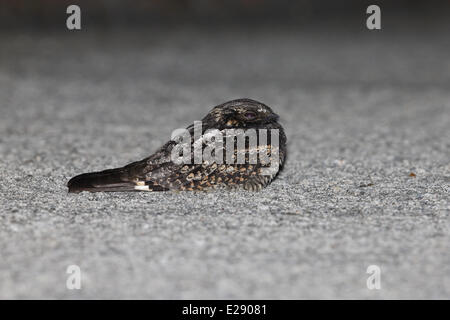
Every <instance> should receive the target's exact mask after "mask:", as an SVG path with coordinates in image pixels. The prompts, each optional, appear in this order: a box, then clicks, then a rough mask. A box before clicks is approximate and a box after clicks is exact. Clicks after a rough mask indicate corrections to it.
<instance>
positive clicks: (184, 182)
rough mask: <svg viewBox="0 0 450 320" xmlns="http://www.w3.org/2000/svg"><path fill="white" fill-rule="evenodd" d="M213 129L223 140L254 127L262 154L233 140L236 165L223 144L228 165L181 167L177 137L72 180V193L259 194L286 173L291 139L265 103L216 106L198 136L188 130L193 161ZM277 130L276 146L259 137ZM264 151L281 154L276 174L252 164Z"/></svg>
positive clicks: (205, 163) (204, 163) (192, 128)
mask: <svg viewBox="0 0 450 320" xmlns="http://www.w3.org/2000/svg"><path fill="white" fill-rule="evenodd" d="M213 129H217V130H218V131H219V132H220V133H221V134H223V136H224V137H225V136H226V135H227V134H228V135H230V132H234V131H241V132H242V131H245V132H248V129H253V131H254V132H256V133H257V135H256V136H257V141H258V144H257V146H256V149H257V150H256V149H255V147H254V146H251V144H250V143H249V140H248V137H246V138H245V139H246V140H245V142H244V144H240V145H239V143H234V141H233V144H232V147H231V151H232V155H231V158H232V159H233V161H229V158H226V157H227V155H226V154H227V151H229V150H230V149H229V148H228V149H227V147H226V143H223V145H220V147H221V148H222V154H223V159H224V161H211V160H210V159H209V160H205V159H203V160H201V162H200V163H196V162H195V161H187V163H186V162H182V163H179V162H176V161H173V156H172V153H173V151H174V148H175V146H177V141H176V140H177V139H176V138H174V139H172V140H170V141H169V142H167V143H166V144H164V145H163V146H162V147H161V148H160V149H158V150H157V151H156V152H155V153H154V154H153V155H151V156H149V157H147V158H145V159H143V160H140V161H137V162H133V163H130V164H128V165H126V166H124V167H121V168H116V169H108V170H104V171H100V172H91V173H84V174H81V175H78V176H75V177H73V178H72V179H70V181H69V182H68V184H67V186H68V188H69V192H74V193H78V192H82V191H90V192H108V191H170V190H172V191H184V190H187V191H194V190H199V191H209V190H214V189H218V188H224V189H245V190H251V191H258V190H261V189H262V188H263V187H265V186H267V185H268V184H269V183H270V182H271V181H272V180H273V179H274V178H275V177H276V176H277V174H278V173H279V171H280V170H281V169H282V167H283V164H284V162H285V158H286V135H285V133H284V129H283V127H282V126H281V125H280V124H279V123H278V115H276V114H275V113H274V112H273V111H272V109H271V108H269V107H268V106H266V105H265V104H263V103H261V102H258V101H255V100H251V99H237V100H232V101H229V102H226V103H223V104H221V105H218V106H216V107H214V108H213V109H212V110H211V111H210V112H209V113H208V114H207V115H206V116H205V117H204V118H203V119H202V121H201V132H200V135H199V136H197V137H196V135H195V130H196V128H195V126H194V124H192V125H190V126H189V127H187V128H186V130H187V131H186V132H188V133H189V135H190V138H189V141H188V142H187V143H188V144H190V145H189V147H190V149H189V150H191V151H190V154H189V155H188V158H189V160H192V159H194V150H195V146H196V145H197V146H198V145H200V146H201V149H200V150H201V151H204V150H205V148H206V145H207V144H206V143H205V141H203V140H207V139H206V135H207V132H210V131H211V130H213ZM230 129H235V130H230ZM236 129H242V130H236ZM274 129H275V131H277V133H278V141H276V142H277V143H275V141H272V138H271V135H270V133H267V136H266V139H261V137H260V136H259V132H260V131H266V132H268V131H271V130H274ZM207 130H209V131H207ZM208 139H209V138H208ZM224 140H225V139H224ZM229 145H231V143H230V144H229ZM260 150H264V152H266V151H267V152H268V153H270V152H271V156H272V157H273V155H274V154H276V155H277V159H275V160H276V161H278V162H277V164H279V165H277V166H276V167H275V170H272V171H269V172H270V173H269V174H268V173H265V172H264V169H268V168H269V167H270V166H271V163H267V162H263V161H260V157H259V156H258V157H257V161H256V163H255V162H254V161H251V159H252V158H251V156H250V155H251V154H252V153H255V152H258V151H260ZM216 153H217V154H219V153H218V152H217V150H214V154H216ZM211 154H213V153H211ZM238 154H245V157H244V161H241V162H240V163H239V161H235V160H236V158H237V156H238ZM214 159H217V158H214ZM219 159H222V158H219ZM241 159H242V158H241ZM227 160H228V161H227ZM271 161H273V159H271Z"/></svg>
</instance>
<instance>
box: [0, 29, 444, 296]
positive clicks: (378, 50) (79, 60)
mask: <svg viewBox="0 0 450 320" xmlns="http://www.w3.org/2000/svg"><path fill="white" fill-rule="evenodd" d="M1 43H2V45H1V46H2V49H1V50H0V98H1V99H0V108H1V117H0V155H1V161H0V181H1V184H0V298H74V299H78V298H88V299H89V298H151V299H165V298H166V299H179V298H191V299H201V298H204V299H228V298H230V299H244V298H250V299H254V298H255V299H256V298H261V299H279V298H288V299H301V298H362V299H380V298H383V299H385V298H394V299H395V298H439V299H443V298H446V299H448V298H450V233H449V231H450V228H449V222H450V221H449V211H450V210H449V209H450V202H449V199H450V196H449V191H450V161H449V159H450V90H449V88H450V58H449V52H450V38H449V37H448V33H447V32H443V30H438V32H427V31H423V32H422V33H420V32H419V33H415V32H387V31H385V30H383V31H381V32H377V33H370V32H369V31H367V32H364V31H362V32H358V33H356V32H355V33H348V32H338V31H336V30H331V31H330V30H329V31H326V30H323V31H317V32H314V33H312V32H309V31H293V30H279V29H274V30H270V29H267V30H263V31H258V30H253V31H239V30H223V29H221V30H210V31H198V30H194V29H185V30H165V31H162V30H159V31H158V30H156V31H152V32H136V31H123V30H122V31H117V32H114V33H107V32H100V33H91V32H89V31H88V30H82V31H80V32H78V33H69V32H62V33H51V32H49V33H47V34H46V33H45V32H42V33H15V34H9V35H7V34H2V35H1ZM240 97H248V98H253V99H256V100H260V101H262V102H264V103H266V104H268V105H270V106H271V107H273V109H274V110H275V111H276V112H277V113H278V114H279V115H280V116H281V122H282V123H283V125H284V126H285V129H286V132H287V136H288V153H289V154H288V160H287V164H286V167H285V170H284V171H283V172H282V174H281V175H280V176H279V177H278V179H277V180H275V181H274V182H273V183H272V184H271V185H270V186H269V187H268V188H266V189H265V190H263V191H261V192H259V193H252V192H244V191H240V192H216V193H214V192H212V193H190V192H186V193H110V194H105V193H101V194H89V193H82V194H67V188H66V186H65V184H66V182H67V180H68V179H69V178H70V177H72V176H73V175H75V174H79V173H82V172H86V171H94V170H100V169H105V168H111V167H116V166H122V165H125V164H127V163H129V162H131V161H134V160H139V159H142V158H144V157H146V156H147V155H149V154H151V153H152V152H153V151H154V150H156V148H158V147H159V146H160V145H162V144H163V143H164V142H165V141H167V140H168V139H169V137H170V134H171V132H172V130H173V129H176V128H184V127H186V126H187V125H189V124H190V123H192V122H193V121H194V120H200V119H201V118H202V117H203V116H204V114H205V113H207V112H208V111H209V110H210V108H212V107H213V106H214V105H217V104H219V103H222V102H225V101H227V100H231V99H234V98H240ZM69 265H78V266H79V267H80V269H81V276H82V277H81V289H80V290H68V289H67V288H66V280H67V278H68V276H69V275H68V274H67V273H66V270H67V267H68V266H69ZM370 265H376V266H378V267H379V268H380V270H381V289H380V290H369V289H368V288H367V285H366V281H367V278H368V277H369V276H370V274H368V273H367V272H366V271H367V268H368V267H369V266H370Z"/></svg>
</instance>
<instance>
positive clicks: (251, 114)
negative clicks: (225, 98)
mask: <svg viewBox="0 0 450 320" xmlns="http://www.w3.org/2000/svg"><path fill="white" fill-rule="evenodd" d="M244 117H245V118H246V119H248V120H253V119H255V118H256V113H254V112H246V113H245V114H244Z"/></svg>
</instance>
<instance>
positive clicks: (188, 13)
mask: <svg viewBox="0 0 450 320" xmlns="http://www.w3.org/2000/svg"><path fill="white" fill-rule="evenodd" d="M70 4H77V5H79V6H80V7H81V9H82V18H83V28H92V27H121V28H124V27H135V26H139V27H142V26H151V25H159V24H168V25H177V24H185V23H189V24H208V25H211V24H215V25H223V24H238V25H245V24H253V25H260V24H268V23H271V24H292V25H302V26H319V25H328V24H335V25H340V26H354V25H355V24H357V25H358V26H361V25H362V24H361V21H363V19H365V16H364V15H363V14H361V13H362V12H365V9H366V8H367V6H368V5H370V4H377V5H380V6H382V8H383V10H382V15H383V19H384V22H387V23H390V24H393V23H395V22H396V21H399V20H402V21H405V20H406V21H407V24H408V26H409V27H413V26H416V25H419V26H424V25H426V24H429V23H433V24H434V23H435V22H436V21H441V22H445V21H447V20H449V19H448V18H449V17H450V10H449V9H450V1H448V0H437V1H415V0H397V1H384V0H381V1H380V0H379V1H368V0H362V1H361V0H347V1H333V0H323V1H313V0H297V1H289V0H213V1H209V0H135V1H122V0H98V1H91V0H39V1H29V0H1V2H0V26H1V27H2V28H5V27H6V28H60V26H61V24H63V25H64V22H65V19H66V14H65V9H66V8H67V6H68V5H70ZM385 25H386V24H385Z"/></svg>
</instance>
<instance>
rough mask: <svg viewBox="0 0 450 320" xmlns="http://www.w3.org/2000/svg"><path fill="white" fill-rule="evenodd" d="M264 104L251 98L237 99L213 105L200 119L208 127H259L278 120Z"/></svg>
mask: <svg viewBox="0 0 450 320" xmlns="http://www.w3.org/2000/svg"><path fill="white" fill-rule="evenodd" d="M278 118H279V117H278V115H277V114H275V113H274V112H273V111H272V109H270V108H269V107H268V106H266V105H265V104H263V103H261V102H258V101H255V100H251V99H237V100H232V101H228V102H226V103H224V104H221V105H218V106H216V107H214V108H213V109H212V110H211V111H210V112H209V113H208V114H207V115H206V117H205V118H204V119H203V120H202V121H203V123H206V124H207V125H208V127H210V128H217V129H219V130H220V129H227V128H230V129H236V128H242V129H248V128H261V127H265V126H266V125H268V124H270V123H275V122H277V120H278Z"/></svg>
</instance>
